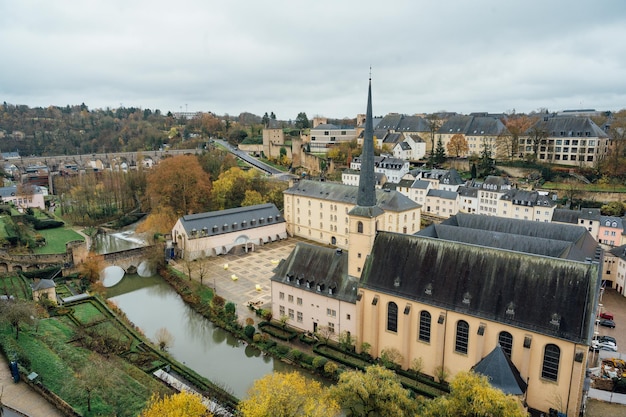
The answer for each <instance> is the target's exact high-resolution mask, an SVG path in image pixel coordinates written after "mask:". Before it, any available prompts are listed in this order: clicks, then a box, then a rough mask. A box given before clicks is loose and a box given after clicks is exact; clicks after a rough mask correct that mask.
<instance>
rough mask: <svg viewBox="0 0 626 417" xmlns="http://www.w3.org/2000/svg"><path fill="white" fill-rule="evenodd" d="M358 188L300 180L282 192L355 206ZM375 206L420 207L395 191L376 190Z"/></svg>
mask: <svg viewBox="0 0 626 417" xmlns="http://www.w3.org/2000/svg"><path fill="white" fill-rule="evenodd" d="M357 192H358V187H355V186H352V185H344V184H338V183H332V182H319V181H311V180H300V181H299V182H297V183H295V184H294V185H293V187H290V188H288V189H286V190H285V191H284V193H285V194H292V195H301V196H304V197H310V198H319V199H323V200H327V201H336V202H338V203H346V204H355V205H356V197H357ZM376 201H377V205H378V206H379V207H380V208H382V209H383V210H384V211H405V210H413V209H416V208H418V207H421V206H420V205H419V204H417V203H416V202H414V201H412V200H411V199H410V198H408V197H407V196H405V195H402V194H400V193H399V192H397V191H390V190H376Z"/></svg>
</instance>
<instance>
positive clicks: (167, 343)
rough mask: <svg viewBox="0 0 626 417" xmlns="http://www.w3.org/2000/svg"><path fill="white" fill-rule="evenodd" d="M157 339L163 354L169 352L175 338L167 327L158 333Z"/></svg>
mask: <svg viewBox="0 0 626 417" xmlns="http://www.w3.org/2000/svg"><path fill="white" fill-rule="evenodd" d="M155 338H156V341H157V345H158V346H159V349H161V350H162V351H163V352H165V351H167V349H169V348H171V347H172V345H173V344H174V336H173V335H172V334H171V333H170V332H169V331H168V330H167V329H166V328H165V327H161V328H160V329H159V330H157V331H156V335H155Z"/></svg>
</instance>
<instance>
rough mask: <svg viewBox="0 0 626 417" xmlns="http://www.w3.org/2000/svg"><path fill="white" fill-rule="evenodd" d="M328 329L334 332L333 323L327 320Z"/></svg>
mask: <svg viewBox="0 0 626 417" xmlns="http://www.w3.org/2000/svg"><path fill="white" fill-rule="evenodd" d="M328 331H329V332H331V333H335V323H331V322H328Z"/></svg>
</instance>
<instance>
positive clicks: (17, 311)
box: [0, 300, 37, 339]
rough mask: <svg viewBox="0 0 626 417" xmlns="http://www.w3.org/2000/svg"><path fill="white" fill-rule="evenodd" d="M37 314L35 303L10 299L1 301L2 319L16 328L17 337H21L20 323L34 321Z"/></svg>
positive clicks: (0, 314)
mask: <svg viewBox="0 0 626 417" xmlns="http://www.w3.org/2000/svg"><path fill="white" fill-rule="evenodd" d="M36 315H37V312H36V309H35V303H33V302H32V301H25V300H8V301H5V302H2V303H0V320H1V321H4V322H6V323H9V324H10V325H11V326H13V328H14V329H15V339H19V337H20V324H22V323H33V321H34V318H35V316H36Z"/></svg>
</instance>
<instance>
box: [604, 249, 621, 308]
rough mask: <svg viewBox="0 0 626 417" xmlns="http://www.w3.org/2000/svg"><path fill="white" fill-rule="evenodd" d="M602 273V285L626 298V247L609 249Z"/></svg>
mask: <svg viewBox="0 0 626 417" xmlns="http://www.w3.org/2000/svg"><path fill="white" fill-rule="evenodd" d="M602 272H603V274H602V280H603V281H602V282H603V285H604V286H605V287H606V288H615V290H616V291H617V292H618V293H619V294H621V295H623V296H624V297H626V290H625V288H626V245H621V246H618V247H615V248H611V250H609V251H607V252H606V253H605V256H604V268H603V269H602Z"/></svg>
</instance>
